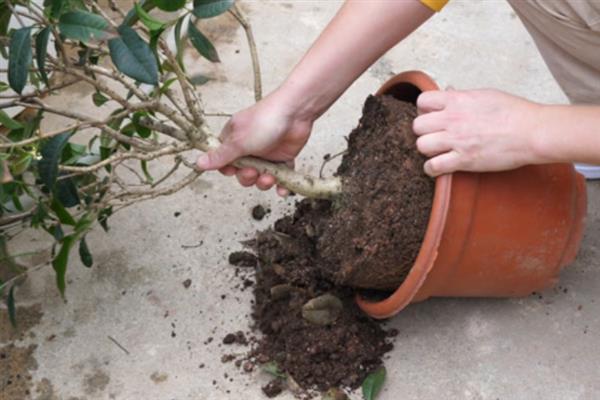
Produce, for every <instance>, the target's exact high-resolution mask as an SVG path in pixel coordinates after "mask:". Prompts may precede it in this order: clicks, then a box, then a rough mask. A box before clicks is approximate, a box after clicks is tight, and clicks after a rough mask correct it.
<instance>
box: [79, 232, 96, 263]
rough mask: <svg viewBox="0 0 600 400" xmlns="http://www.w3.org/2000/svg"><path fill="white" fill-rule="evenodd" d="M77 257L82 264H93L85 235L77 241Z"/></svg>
mask: <svg viewBox="0 0 600 400" xmlns="http://www.w3.org/2000/svg"><path fill="white" fill-rule="evenodd" d="M79 258H81V262H82V263H83V265H85V266H86V267H88V268H90V267H91V266H92V265H93V264H94V259H93V258H92V253H90V249H89V247H88V245H87V242H86V241H85V236H84V237H82V238H81V240H80V241H79Z"/></svg>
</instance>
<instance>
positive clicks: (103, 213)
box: [98, 207, 113, 232]
mask: <svg viewBox="0 0 600 400" xmlns="http://www.w3.org/2000/svg"><path fill="white" fill-rule="evenodd" d="M112 212H113V210H112V207H107V208H103V209H102V210H100V212H99V213H98V222H99V223H100V226H102V229H104V232H108V222H107V221H108V217H110V216H111V215H112Z"/></svg>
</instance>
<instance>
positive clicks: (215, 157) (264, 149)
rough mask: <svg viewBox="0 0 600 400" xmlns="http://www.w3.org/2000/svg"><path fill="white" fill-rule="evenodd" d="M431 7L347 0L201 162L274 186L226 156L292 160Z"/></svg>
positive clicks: (409, 0)
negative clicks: (319, 122) (321, 120)
mask: <svg viewBox="0 0 600 400" xmlns="http://www.w3.org/2000/svg"><path fill="white" fill-rule="evenodd" d="M431 15H433V11H431V10H430V9H429V8H427V7H426V6H424V5H423V4H421V2H420V1H418V0H402V1H380V0H371V1H366V0H348V1H347V2H346V3H344V5H343V6H342V7H341V9H340V10H339V12H338V13H337V14H336V16H335V17H334V18H333V20H332V21H331V22H330V23H329V25H328V26H327V27H326V28H325V30H324V31H323V32H322V33H321V35H320V36H319V38H318V39H317V40H316V42H315V43H314V44H313V45H312V47H311V48H310V50H309V51H308V52H307V53H306V55H305V56H304V57H303V58H302V60H301V61H300V63H299V64H298V65H297V66H296V67H295V68H294V69H293V71H292V72H291V74H290V75H289V77H288V78H287V79H286V80H285V82H284V83H283V84H282V85H281V86H280V87H279V88H278V89H277V90H275V91H274V92H272V93H271V94H269V96H267V97H265V98H264V99H263V100H262V101H260V102H258V103H256V104H255V105H253V106H251V107H250V108H247V109H245V110H242V111H240V112H238V113H236V114H235V115H234V116H233V117H232V118H231V120H230V121H229V122H228V123H227V125H226V126H225V127H224V128H223V131H222V134H221V138H222V140H223V145H222V146H221V147H219V148H218V149H217V150H215V151H213V152H211V153H208V154H207V155H205V156H202V157H201V158H200V159H199V160H198V166H199V167H200V168H202V169H220V170H221V172H223V173H224V174H226V175H234V174H235V175H237V178H238V180H239V181H240V183H241V184H242V185H243V186H252V185H254V184H256V185H257V187H258V188H259V189H262V190H267V189H270V188H271V187H272V186H273V185H274V184H275V179H274V177H272V176H270V175H262V176H259V175H258V173H257V171H256V170H253V169H251V168H244V169H241V170H237V169H235V168H234V167H232V166H229V165H228V164H229V163H231V162H232V161H233V160H235V159H237V158H239V157H241V156H245V155H253V156H258V157H262V158H265V159H268V160H272V161H284V162H288V163H292V162H293V160H294V158H295V157H296V156H297V155H298V153H299V152H300V150H301V149H302V147H304V145H305V144H306V141H307V140H308V138H309V136H310V132H311V128H312V124H313V121H314V120H315V119H317V118H318V117H319V116H320V115H321V114H323V113H324V112H325V111H326V110H327V109H328V108H329V107H330V106H331V104H333V102H334V101H335V100H336V99H337V98H338V97H339V96H340V95H341V94H342V93H343V92H344V91H345V90H346V89H347V88H348V87H349V86H350V85H351V84H352V82H354V80H355V79H356V78H358V76H360V74H362V73H363V72H364V71H365V69H367V68H368V67H369V66H370V65H371V64H372V63H373V62H375V61H376V60H377V59H378V58H379V57H381V56H382V55H383V54H384V53H385V52H386V51H387V50H389V49H390V48H391V47H392V46H394V45H395V44H396V43H398V42H399V41H401V40H402V39H403V38H405V37H406V36H408V35H409V34H410V33H411V32H412V31H414V30H415V29H416V28H417V27H419V26H420V25H421V24H422V23H423V22H425V21H426V20H427V19H428V18H429V17H430V16H431ZM279 193H280V194H283V193H285V191H284V190H280V191H279Z"/></svg>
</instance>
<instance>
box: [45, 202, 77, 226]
mask: <svg viewBox="0 0 600 400" xmlns="http://www.w3.org/2000/svg"><path fill="white" fill-rule="evenodd" d="M50 209H52V211H54V213H55V214H56V217H57V218H58V220H59V221H60V222H61V223H62V224H65V225H71V226H75V224H76V222H75V219H74V218H73V217H72V216H71V214H69V212H68V211H67V209H66V208H65V207H64V206H63V204H62V203H61V202H59V201H58V199H56V198H52V201H51V202H50Z"/></svg>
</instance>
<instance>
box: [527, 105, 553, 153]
mask: <svg viewBox="0 0 600 400" xmlns="http://www.w3.org/2000/svg"><path fill="white" fill-rule="evenodd" d="M532 106H533V107H532V109H531V112H530V113H529V116H528V119H529V121H530V127H529V128H528V131H527V132H526V133H527V134H528V135H529V136H530V150H531V154H532V162H531V163H532V164H547V163H553V162H560V159H559V157H558V156H557V151H556V149H557V146H558V145H559V143H557V142H556V138H554V135H553V129H552V124H553V122H552V120H553V118H552V115H553V114H554V113H555V112H556V110H555V108H556V106H552V105H546V104H535V103H533V104H532Z"/></svg>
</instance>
